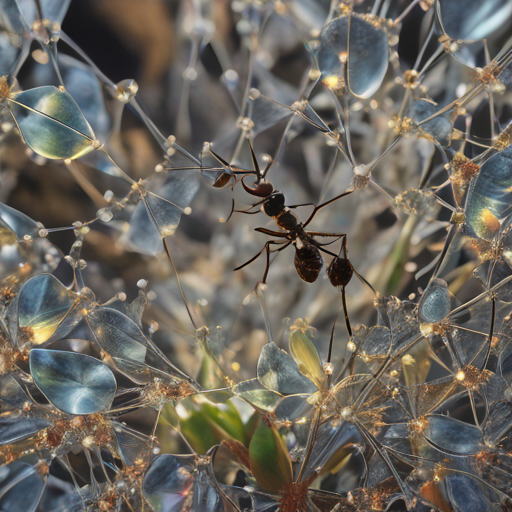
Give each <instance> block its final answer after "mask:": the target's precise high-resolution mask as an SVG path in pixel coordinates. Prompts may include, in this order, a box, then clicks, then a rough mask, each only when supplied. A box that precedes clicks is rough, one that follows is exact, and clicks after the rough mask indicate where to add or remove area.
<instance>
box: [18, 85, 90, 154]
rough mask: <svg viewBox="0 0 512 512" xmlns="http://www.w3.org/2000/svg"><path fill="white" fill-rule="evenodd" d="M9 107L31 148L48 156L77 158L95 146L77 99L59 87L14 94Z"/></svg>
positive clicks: (37, 88) (41, 88)
mask: <svg viewBox="0 0 512 512" xmlns="http://www.w3.org/2000/svg"><path fill="white" fill-rule="evenodd" d="M8 100H9V109H10V110H11V114H12V116H13V118H14V120H15V121H16V124H17V125H18V128H19V129H20V132H21V134H22V135H23V138H24V139H25V142H26V143H27V144H28V145H29V146H30V148H31V149H32V150H33V151H34V152H35V153H37V154H38V155H42V156H44V157H45V158H51V159H56V160H61V159H66V158H71V159H73V158H78V157H80V156H82V155H84V154H85V153H88V152H89V151H91V150H92V149H94V146H93V143H94V141H95V137H94V133H93V131H92V129H91V127H90V126H89V123H88V122H87V120H86V119H85V117H84V115H83V114H82V111H81V110H80V108H79V107H78V105H77V104H76V102H75V100H74V99H73V98H72V97H71V96H70V95H69V93H67V92H66V91H62V90H60V89H58V88H57V87H53V86H50V85H48V86H44V87H36V88H35V89H29V90H28V91H24V92H20V93H17V94H14V95H12V96H11V97H10V98H8Z"/></svg>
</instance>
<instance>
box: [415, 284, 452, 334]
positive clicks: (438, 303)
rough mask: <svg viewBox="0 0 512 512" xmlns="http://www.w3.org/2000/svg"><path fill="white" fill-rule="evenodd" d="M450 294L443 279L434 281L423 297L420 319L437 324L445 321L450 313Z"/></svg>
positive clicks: (419, 311)
mask: <svg viewBox="0 0 512 512" xmlns="http://www.w3.org/2000/svg"><path fill="white" fill-rule="evenodd" d="M450 300H451V299H450V292H449V291H448V285H447V284H446V282H445V281H443V280H442V279H438V278H436V279H433V280H432V281H431V282H430V283H429V285H428V287H427V289H426V290H425V291H424V293H423V295H422V296H421V300H420V303H419V304H418V319H419V321H420V322H423V323H430V324H435V323H438V322H440V321H441V320H444V319H445V318H446V317H447V316H448V313H449V312H450Z"/></svg>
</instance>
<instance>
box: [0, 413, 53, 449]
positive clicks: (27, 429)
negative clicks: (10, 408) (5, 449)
mask: <svg viewBox="0 0 512 512" xmlns="http://www.w3.org/2000/svg"><path fill="white" fill-rule="evenodd" d="M50 425H51V423H50V422H49V421H47V420H44V419H41V418H34V417H30V416H25V415H23V414H21V413H18V412H9V413H4V414H2V416H0V445H8V444H10V443H15V442H16V441H20V440H22V439H26V438H27V437H30V436H33V435H34V434H37V433H38V432H40V431H41V430H43V429H45V428H47V427H49V426H50Z"/></svg>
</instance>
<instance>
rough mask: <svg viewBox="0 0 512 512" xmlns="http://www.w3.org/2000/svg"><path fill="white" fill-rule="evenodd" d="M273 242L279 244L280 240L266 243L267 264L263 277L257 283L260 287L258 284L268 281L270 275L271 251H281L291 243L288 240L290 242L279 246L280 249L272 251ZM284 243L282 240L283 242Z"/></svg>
mask: <svg viewBox="0 0 512 512" xmlns="http://www.w3.org/2000/svg"><path fill="white" fill-rule="evenodd" d="M271 243H274V244H277V243H279V242H273V241H270V242H267V243H266V244H265V247H266V249H267V264H266V266H265V272H264V273H263V279H262V280H261V281H260V282H259V283H258V284H257V285H256V288H257V287H258V285H259V284H260V283H261V284H265V283H266V282H267V275H268V271H269V269H270V253H271V252H279V251H282V250H283V249H286V248H287V247H288V246H289V245H290V244H291V242H288V243H285V244H284V245H283V246H282V247H279V249H276V250H274V251H271V250H270V244H271ZM281 243H282V242H281Z"/></svg>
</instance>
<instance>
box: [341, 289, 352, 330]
mask: <svg viewBox="0 0 512 512" xmlns="http://www.w3.org/2000/svg"><path fill="white" fill-rule="evenodd" d="M341 302H342V304H343V313H344V315H345V325H346V326H347V332H348V337H349V338H350V339H352V327H351V326H350V320H349V318H348V310H347V298H346V293H345V287H344V286H342V287H341Z"/></svg>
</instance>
